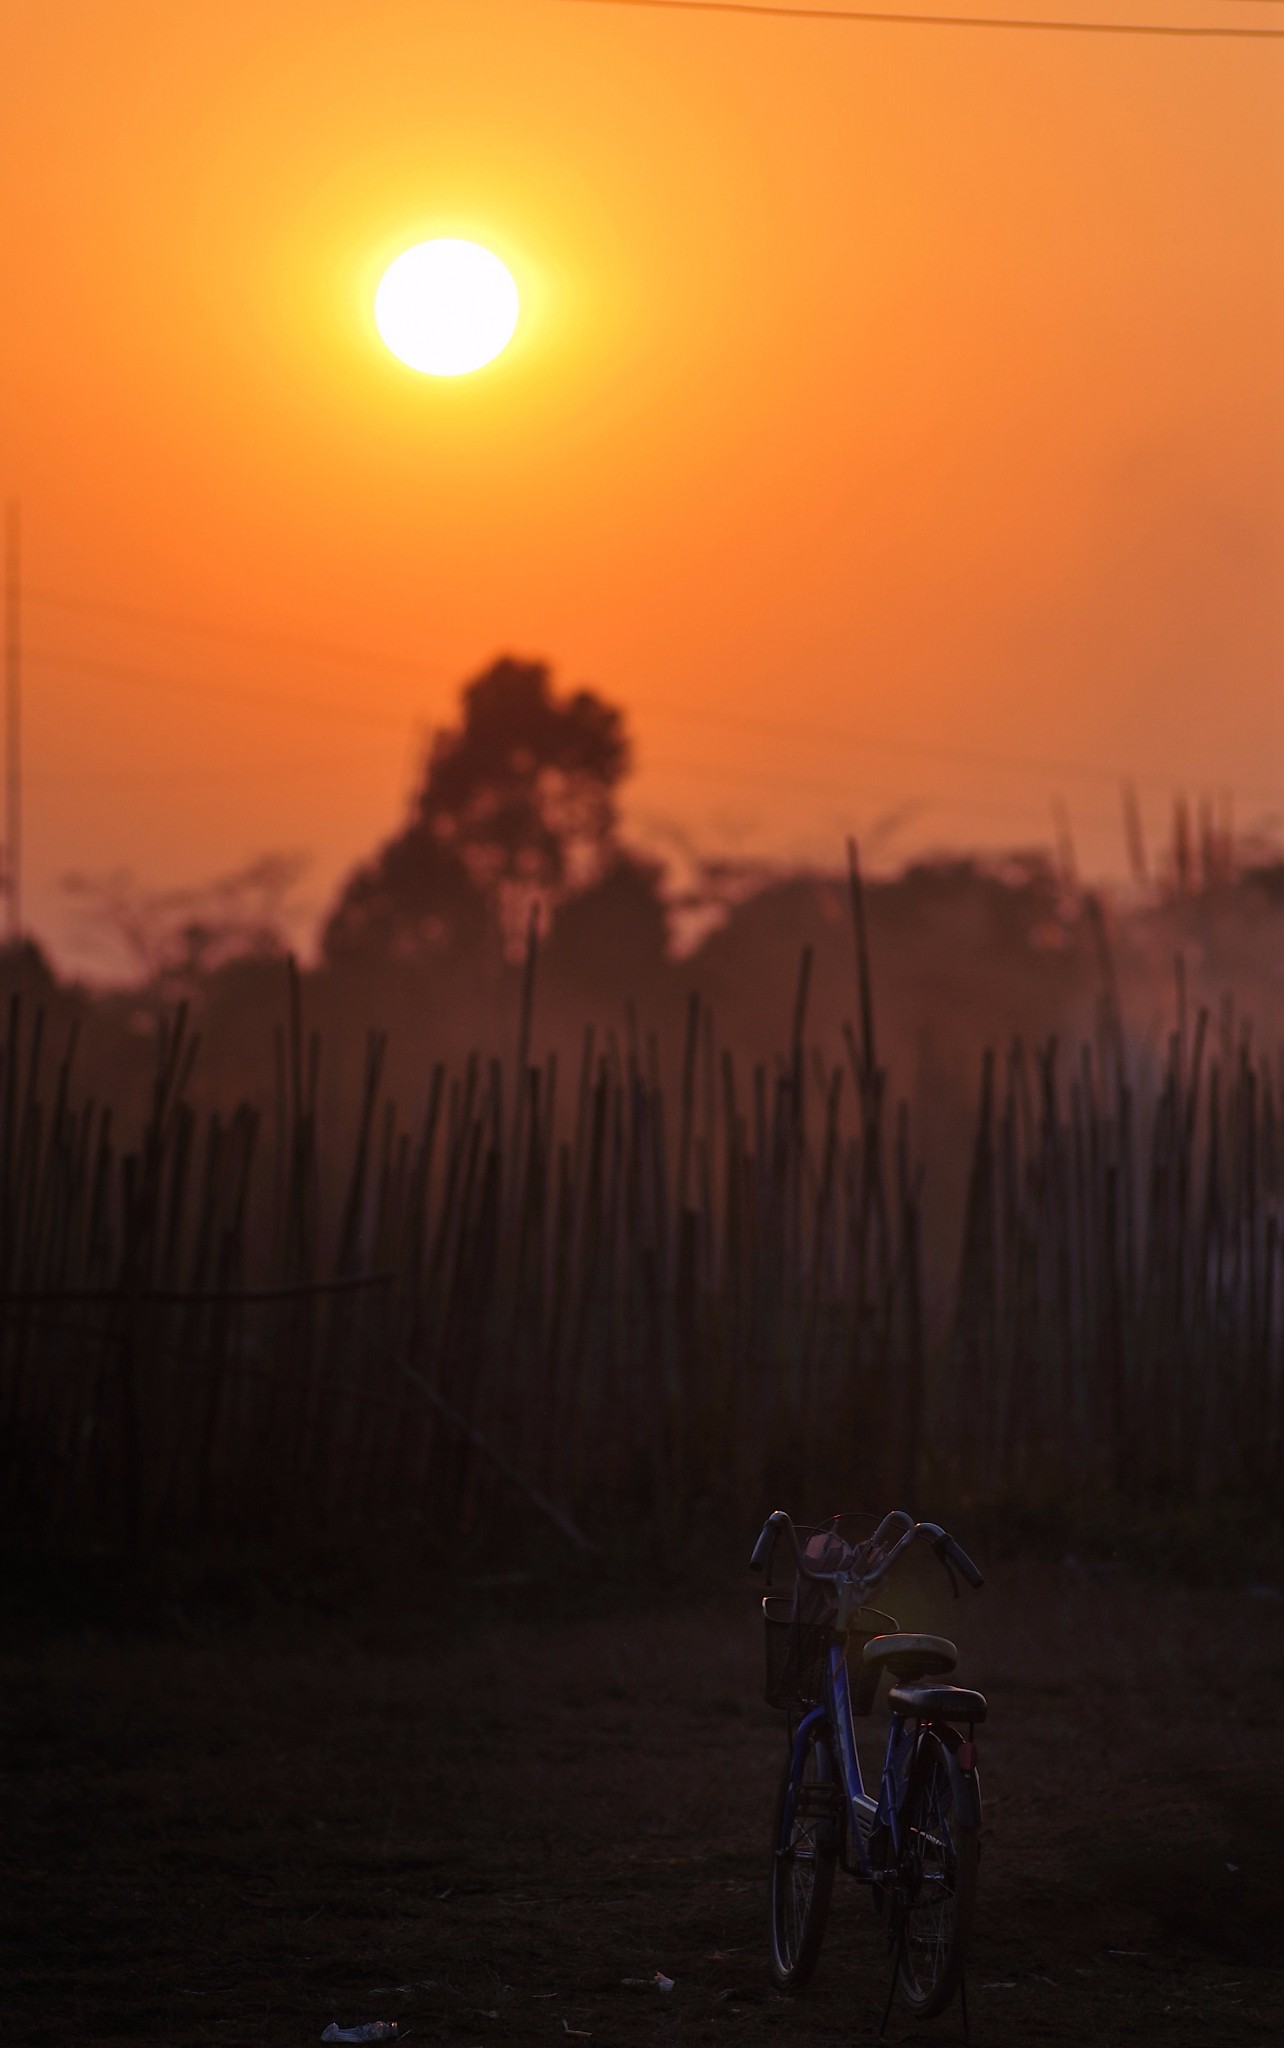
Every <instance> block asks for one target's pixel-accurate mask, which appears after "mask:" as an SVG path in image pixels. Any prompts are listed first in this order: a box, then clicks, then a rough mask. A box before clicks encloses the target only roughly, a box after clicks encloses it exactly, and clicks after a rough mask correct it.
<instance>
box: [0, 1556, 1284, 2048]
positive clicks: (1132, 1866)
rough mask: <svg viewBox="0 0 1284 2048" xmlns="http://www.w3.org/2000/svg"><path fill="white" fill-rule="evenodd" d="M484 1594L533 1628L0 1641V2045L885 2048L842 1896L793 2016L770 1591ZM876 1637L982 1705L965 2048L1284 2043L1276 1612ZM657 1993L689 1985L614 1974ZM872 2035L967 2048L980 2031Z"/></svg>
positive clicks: (1135, 1590)
mask: <svg viewBox="0 0 1284 2048" xmlns="http://www.w3.org/2000/svg"><path fill="white" fill-rule="evenodd" d="M477 1597H478V1598H479V1599H489V1600H491V1601H492V1602H500V1603H503V1604H506V1605H507V1607H508V1610H509V1611H508V1612H507V1613H504V1612H503V1611H502V1607H496V1608H495V1609H494V1611H493V1612H492V1614H491V1616H490V1618H489V1619H487V1620H485V1621H484V1622H482V1623H481V1624H479V1625H475V1626H474V1627H473V1629H472V1631H471V1632H470V1633H468V1634H467V1635H464V1634H462V1633H461V1632H460V1630H459V1628H458V1625H457V1623H455V1624H451V1625H450V1626H448V1627H447V1626H444V1625H443V1624H441V1623H436V1624H434V1623H432V1622H430V1621H426V1620H425V1619H424V1618H423V1616H422V1614H412V1615H408V1616H403V1617H396V1618H393V1617H389V1616H385V1617H383V1618H382V1619H379V1620H372V1619H370V1618H368V1617H367V1618H366V1619H364V1620H360V1621H358V1620H354V1619H351V1618H349V1619H346V1620H330V1621H324V1622H321V1621H316V1620H311V1621H306V1622H305V1621H304V1620H301V1619H300V1618H298V1617H297V1616H295V1617H293V1618H291V1617H288V1616H287V1617H286V1618H285V1619H284V1620H282V1619H277V1620H275V1621H264V1620H262V1619H260V1620H259V1621H256V1622H253V1623H241V1624H238V1625H237V1626H235V1627H232V1626H228V1625H224V1626H223V1627H221V1628H215V1627H213V1626H212V1625H210V1624H208V1623H201V1624H194V1623H187V1624H184V1623H183V1622H182V1621H181V1618H176V1619H175V1620H174V1623H173V1626H172V1627H169V1628H168V1629H167V1632H166V1634H165V1635H164V1636H163V1637H162V1636H158V1635H156V1634H153V1635H151V1636H150V1637H144V1636H142V1635H140V1634H137V1633H135V1634H133V1635H129V1634H125V1633H122V1632H120V1631H117V1632H115V1633H114V1634H106V1633H95V1632H92V1631H79V1632H75V1633H73V1632H70V1631H68V1630H65V1629H64V1630H63V1631H62V1632H61V1633H58V1634H50V1633H49V1632H47V1631H46V1632H45V1633H44V1634H43V1635H42V1636H41V1637H40V1638H39V1639H33V1638H31V1637H30V1636H28V1638H27V1640H25V1641H21V1640H19V1641H17V1642H11V1645H10V1648H9V1651H8V1653H7V1655H6V1656H5V1658H4V1660H3V1664H4V1669H3V1673H2V1674H0V1680H2V1683H3V1698H4V1706H5V1717H6V1720H7V1723H8V1726H7V1731H6V1738H5V1743H4V1764H5V1787H4V1822H3V1827H2V1829H0V1851H2V1853H3V1859H4V1864H5V1891H6V1907H5V1917H6V1919H7V1920H9V1921H10V1922H12V1928H11V1930H8V1931H7V1934H6V1939H7V1940H11V1941H12V1944H13V1946H12V1950H11V1957H10V1960H9V1962H8V1964H7V1968H6V1978H7V1987H8V1988H7V1992H6V1994H5V2003H6V2004H7V2006H8V2017H7V2019H6V2020H5V2021H4V2022H3V2023H0V2024H2V2026H3V2033H2V2036H0V2038H3V2040H4V2041H6V2042H10V2041H12V2042H24V2043H28V2042H29V2043H55V2042H57V2043H71V2044H78V2043H109V2042H115V2043H126V2042H165V2043H169V2044H172V2048H188V2044H191V2048H195V2044H197V2043H220V2044H223V2048H274V2044H281V2048H284V2044H286V2043H289V2044H292V2048H293V2044H304V2043H308V2042H314V2041H316V2040H317V2039H318V2038H319V2036H320V2034H321V2032H322V2029H323V2028H324V2027H325V2025H326V2024H327V2022H328V2021H330V2020H331V2019H334V2018H337V2019H338V2020H339V2022H340V2024H341V2025H350V2024H352V2023H353V2022H354V2021H360V2020H367V2019H374V2018H393V2017H397V2018H399V2019H400V2021H401V2030H402V2038H403V2039H410V2040H415V2041H423V2042H428V2041H434V2042H447V2043H452V2044H456V2043H457V2044H460V2048H482V2044H485V2048H491V2044H494V2048H499V2044H501V2043H508V2042H512V2043H523V2044H526V2043H529V2044H532V2048H533V2044H537V2043H538V2044H541V2048H552V2044H555V2043H563V2044H565V2043H567V2042H568V2040H571V2041H580V2040H584V2039H586V2038H589V2037H591V2038H592V2040H593V2041H595V2042H597V2043H599V2044H611V2043H621V2044H630V2043H637V2044H641V2043H652V2042H654V2043H657V2044H667V2043H679V2042H709V2043H727V2044H728V2048H732V2044H739V2048H757V2044H763V2043H768V2042H770V2043H776V2044H781V2048H783V2044H786V2043H788V2044H791V2048H792V2044H795V2043H796V2044H799V2048H813V2044H814V2048H820V2044H830V2043H839V2042H844V2043H845V2042H851V2041H853V2040H854V2041H856V2042H861V2043H871V2042H872V2041H873V2039H874V2036H875V2034H876V2031H877V2024H878V2018H879V2014H880V2012H881V2008H882V1999H883V1989H884V1986H885V1982H886V1976H887V1964H886V1960H885V1957H884V1954H883V1951H882V1949H881V1947H880V1939H879V1933H878V1929H877V1927H876V1925H875V1922H874V1919H873V1915H872V1912H871V1910H870V1907H869V1905H868V1903H867V1898H866V1895H865V1894H864V1893H863V1892H858V1891H857V1889H856V1888H855V1886H854V1885H853V1884H852V1883H851V1881H850V1880H849V1879H846V1878H844V1877H843V1876H841V1874H840V1876H839V1878H838V1881H837V1884H836V1887H835V1898H834V1911H833V1915H832V1918H831V1922H830V1930H829V1936H828V1940H827V1943H826V1948H825V1953H824V1955H823V1957H822V1961H821V1966H820V1969H819V1971H818V1973H817V1976H816V1978H815V1980H814V1982H813V1984H812V1986H811V1987H810V1989H809V1990H808V1991H807V1992H806V1993H805V1994H803V1996H802V1997H800V1998H798V1999H795V2000H790V1999H785V1998H782V1997H780V1996H778V1995H777V1994H776V1993H775V1992H774V1991H773V1989H772V1988H771V1986H770V1982H769V1978H768V1973H767V1964H766V1958H765V1943H764V1937H763V1894H764V1866H765V1842H766V1834H767V1823H768V1817H769V1813H770V1808H771V1801H772V1795H773V1789H774V1782H775V1778H776V1774H777V1770H778V1768H779V1762H780V1757H781V1753H782V1742H781V1737H780V1734H779V1732H778V1730H777V1728H776V1726H775V1725H774V1720H773V1716H772V1715H771V1714H770V1713H769V1712H768V1710H767V1709H766V1708H765V1707H763V1706H762V1705H760V1704H759V1699H758V1694H759V1685H760V1670H759V1654H760V1645H759V1641H758V1630H757V1626H756V1621H757V1617H756V1600H755V1596H754V1589H753V1588H752V1587H750V1586H749V1585H748V1584H746V1585H744V1586H741V1585H739V1584H737V1583H734V1582H733V1583H729V1584H728V1585H727V1587H726V1590H725V1591H724V1592H722V1593H719V1594H717V1595H716V1596H715V1595H704V1596H701V1598H700V1600H699V1601H698V1603H695V1604H693V1603H692V1601H691V1600H690V1599H688V1601H687V1602H686V1604H682V1603H681V1602H680V1601H679V1600H678V1599H676V1598H675V1599H674V1600H673V1601H671V1602H669V1603H667V1604H666V1605H665V1606H664V1607H663V1609H662V1610H660V1611H657V1610H656V1609H655V1608H654V1607H652V1609H651V1610H650V1611H647V1612H638V1611H637V1608H636V1603H634V1604H633V1605H632V1607H630V1606H628V1605H625V1606H624V1607H623V1608H622V1609H621V1610H619V1611H616V1612H615V1613H614V1614H608V1615H605V1616H603V1615H601V1614H599V1615H598V1616H596V1617H595V1618H587V1619H581V1620H579V1621H565V1620H563V1621H542V1619H541V1608H542V1604H543V1603H542V1598H541V1592H540V1589H539V1587H538V1585H537V1584H532V1585H531V1586H530V1587H529V1588H526V1589H518V1590H516V1591H513V1592H509V1593H507V1594H505V1593H502V1592H500V1593H495V1592H485V1591H483V1592H480V1593H479V1594H478V1596H477ZM890 1604H891V1605H892V1607H893V1609H894V1610H898V1611H899V1615H900V1619H901V1620H902V1622H905V1621H907V1620H917V1619H923V1620H928V1619H930V1620H932V1621H934V1622H935V1623H936V1624H937V1625H938V1626H940V1625H945V1626H946V1628H947V1631H948V1632H949V1633H953V1634H957V1636H958V1637H959V1638H960V1639H961V1641H962V1643H963V1646H964V1652H965V1654H964V1663H963V1666H962V1667H961V1672H960V1675H961V1676H963V1677H965V1678H967V1679H969V1680H971V1681H973V1682H975V1683H977V1684H979V1685H981V1686H982V1687H983V1688H984V1690H985V1691H986V1692H987V1693H988V1695H989V1699H990V1711H991V1719H990V1721H989V1723H988V1725H987V1726H986V1728H985V1729H984V1730H982V1731H981V1736H982V1742H981V1756H982V1777H983V1782H984V1787H985V1798H986V1834H985V1842H984V1849H983V1854H982V1862H981V1893H980V1904H979V1909H978V1924H977V1929H976V1934H975V1938H974V1943H973V1951H972V1967H971V1972H970V1981H971V1993H972V1995H971V2006H972V2035H973V2040H974V2042H975V2043H976V2044H977V2048H1013V2044H1017V2043H1022V2044H1025V2043H1030V2042H1045V2041H1046V2042H1075V2043H1081V2042H1091V2043H1093V2044H1094V2048H1098V2044H1099V2048H1112V2044H1116V2043H1119V2044H1122V2043H1132V2042H1150V2041H1155V2042H1159V2043H1164V2044H1168V2048H1186V2044H1196V2043H1199V2044H1205V2043H1207V2044H1214V2043H1217V2044H1221V2043H1227V2042H1235V2043H1240V2042H1258V2041H1262V2042H1264V2041H1267V2040H1273V2041H1274V2040H1279V2039H1280V2038H1282V2037H1284V1968H1282V1965H1284V1858H1282V1856H1281V1848H1280V1845H1281V1842H1282V1841H1284V1777H1282V1774H1281V1767H1280V1748H1281V1745H1280V1731H1281V1723H1282V1722H1284V1715H1281V1711H1280V1697H1281V1690H1282V1688H1284V1602H1281V1601H1280V1600H1279V1599H1278V1598H1271V1597H1269V1596H1268V1595H1267V1594H1265V1593H1264V1592H1262V1591H1260V1590H1259V1592H1258V1593H1257V1594H1256V1595H1254V1594H1252V1593H1248V1592H1245V1591H1242V1590H1237V1591H1230V1592H1222V1593H1214V1592H1198V1593H1192V1592H1184V1591H1181V1590H1176V1589H1174V1588H1172V1587H1159V1588H1155V1587H1146V1586H1142V1585H1139V1584H1134V1583H1129V1582H1127V1581H1126V1580H1124V1579H1123V1578H1122V1577H1112V1578H1108V1579H1106V1580H1104V1581H1103V1580H1099V1579H1095V1578H1093V1577H1092V1576H1091V1575H1088V1574H1085V1573H1084V1572H1083V1571H1082V1570H1080V1569H1078V1568H1076V1567H1071V1566H1052V1565H1022V1566H1008V1567H1000V1568H998V1569H996V1570H994V1571H993V1573H992V1575H991V1578H990V1583H989V1585H988V1586H987V1588H986V1591H985V1592H984V1594H982V1595H981V1596H980V1597H979V1598H976V1599H970V1598H969V1599H967V1600H966V1602H965V1603H964V1602H961V1603H960V1604H959V1606H958V1607H957V1608H952V1607H951V1606H950V1605H949V1603H948V1596H947V1598H946V1601H945V1603H943V1604H942V1603H936V1602H935V1601H934V1600H933V1602H932V1603H931V1606H930V1613H929V1612H928V1610H927V1608H926V1607H925V1606H924V1596H923V1595H922V1594H921V1593H919V1594H917V1595H916V1594H915V1593H914V1591H913V1590H912V1589H911V1591H910V1592H909V1593H908V1594H907V1595H906V1596H905V1597H903V1598H902V1599H901V1600H899V1601H898V1600H897V1599H896V1598H895V1597H893V1598H892V1599H891V1602H890ZM656 1970H660V1971H663V1972H664V1973H666V1974H667V1975H668V1976H669V1977H671V1978H673V1979H674V1980H675V1981H674V1988H673V1990H672V1991H670V1992H668V1993H664V1992H661V1991H659V1990H657V1989H655V1988H654V1987H653V1986H652V1985H650V1984H649V1983H646V1982H644V1983H643V1984H642V1985H640V1986H639V1985H637V1984H630V1983H629V1982H628V1981H627V1980H629V1979H643V1980H647V1979H650V1978H651V1977H652V1973H653V1972H655V1971H656ZM889 2034H890V2040H891V2041H892V2043H893V2044H895V2043H898V2042H901V2041H906V2040H911V2039H912V2040H918V2041H928V2040H933V2039H934V2040H935V2041H937V2042H939V2043H940V2044H942V2048H945V2044H947V2043H955V2042H957V2041H958V2040H959V2039H960V2030H959V2024H958V2018H957V2012H955V2013H953V2014H950V2015H947V2016H946V2017H945V2018H943V2019H941V2020H938V2021H936V2022H934V2023H932V2024H931V2025H930V2026H928V2027H923V2028H919V2029H913V2028H911V2027H910V2026H909V2025H908V2023H907V2021H906V2019H905V2017H904V2016H903V2015H901V2014H899V2013H894V2016H893V2020H892V2024H891V2027H890V2030H889Z"/></svg>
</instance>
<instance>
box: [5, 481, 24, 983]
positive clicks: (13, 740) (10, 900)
mask: <svg viewBox="0 0 1284 2048" xmlns="http://www.w3.org/2000/svg"><path fill="white" fill-rule="evenodd" d="M4 714H5V748H4V766H5V778H4V852H5V863H4V880H5V897H6V903H7V910H8V934H9V944H10V945H11V946H13V945H16V944H17V942H18V940H19V939H20V938H21V937H22V527H21V523H20V515H19V511H18V502H17V499H16V498H15V499H12V500H11V501H10V502H9V504H7V505H6V506H5V519H4Z"/></svg>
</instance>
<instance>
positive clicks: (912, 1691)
mask: <svg viewBox="0 0 1284 2048" xmlns="http://www.w3.org/2000/svg"><path fill="white" fill-rule="evenodd" d="M887 1700H888V1705H889V1706H893V1707H895V1708H896V1710H897V1712H898V1713H901V1714H907V1715H908V1716H909V1718H910V1719H911V1720H913V1721H967V1722H968V1723H969V1724H970V1723H971V1722H973V1721H984V1719H985V1694H984V1693H983V1692H969V1691H968V1689H967V1687H966V1686H965V1685H894V1686H893V1687H892V1689H891V1691H890V1692H889V1693H888V1695H887Z"/></svg>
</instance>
